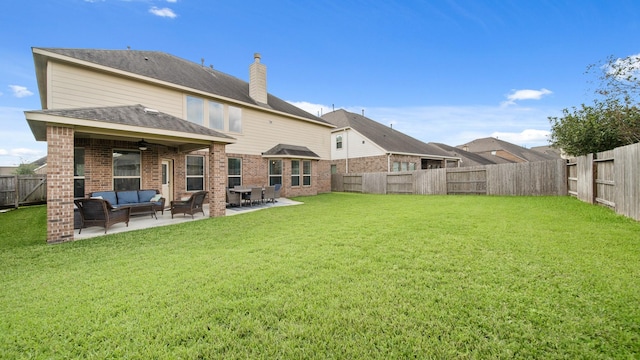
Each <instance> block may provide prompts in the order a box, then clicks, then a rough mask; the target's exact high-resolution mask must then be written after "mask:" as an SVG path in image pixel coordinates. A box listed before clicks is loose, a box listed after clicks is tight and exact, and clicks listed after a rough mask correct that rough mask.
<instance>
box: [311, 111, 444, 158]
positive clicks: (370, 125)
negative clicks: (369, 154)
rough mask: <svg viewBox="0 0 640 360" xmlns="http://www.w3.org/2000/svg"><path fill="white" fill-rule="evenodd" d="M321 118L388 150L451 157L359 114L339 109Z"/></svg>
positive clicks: (440, 150)
mask: <svg viewBox="0 0 640 360" xmlns="http://www.w3.org/2000/svg"><path fill="white" fill-rule="evenodd" d="M322 118H323V119H325V120H327V121H328V122H330V123H332V124H333V125H335V126H336V127H337V128H347V127H348V128H351V129H354V130H356V131H357V132H359V133H360V134H362V135H363V136H365V137H367V138H368V139H369V140H371V141H373V142H374V143H375V144H377V145H378V146H380V147H381V148H383V149H384V150H386V151H388V152H394V153H408V154H420V155H431V156H437V157H447V158H449V157H452V155H450V154H449V153H447V152H446V151H444V150H442V149H440V148H438V147H436V146H433V145H429V144H427V143H424V142H422V141H420V140H418V139H415V138H412V137H411V136H409V135H406V134H403V133H401V132H400V131H398V130H394V129H393V128H391V127H389V126H386V125H382V124H380V123H379V122H376V121H374V120H371V119H369V118H367V117H365V116H362V115H359V114H354V113H351V112H348V111H345V110H342V109H340V110H335V111H332V112H330V113H327V114H324V115H322Z"/></svg>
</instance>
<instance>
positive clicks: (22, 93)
mask: <svg viewBox="0 0 640 360" xmlns="http://www.w3.org/2000/svg"><path fill="white" fill-rule="evenodd" d="M9 88H10V89H11V91H13V96H15V97H17V98H23V97H27V96H31V95H33V93H32V92H31V91H29V90H28V89H27V88H26V87H24V86H20V85H9Z"/></svg>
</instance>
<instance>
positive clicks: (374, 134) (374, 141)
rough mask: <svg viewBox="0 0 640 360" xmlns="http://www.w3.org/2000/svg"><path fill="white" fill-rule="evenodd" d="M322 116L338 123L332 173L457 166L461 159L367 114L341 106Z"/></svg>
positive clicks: (334, 132) (332, 137) (333, 149)
mask: <svg viewBox="0 0 640 360" xmlns="http://www.w3.org/2000/svg"><path fill="white" fill-rule="evenodd" d="M322 118H323V119H324V120H326V121H328V122H330V123H331V124H333V125H335V126H336V128H335V129H333V131H332V133H331V172H332V173H339V174H345V173H366V172H385V171H412V170H420V169H435V168H442V167H457V166H458V162H459V160H460V158H459V157H457V156H451V155H449V154H448V153H446V152H445V151H443V150H441V149H439V148H437V147H435V146H432V145H429V144H426V143H424V142H422V141H420V140H417V139H415V138H412V137H411V136H408V135H405V134H403V133H401V132H400V131H397V130H394V129H393V128H391V127H389V126H385V125H382V124H380V123H378V122H376V121H374V120H371V119H369V118H367V117H365V116H363V115H359V114H354V113H351V112H348V111H345V110H342V109H340V110H335V111H332V112H330V113H327V114H324V115H323V116H322Z"/></svg>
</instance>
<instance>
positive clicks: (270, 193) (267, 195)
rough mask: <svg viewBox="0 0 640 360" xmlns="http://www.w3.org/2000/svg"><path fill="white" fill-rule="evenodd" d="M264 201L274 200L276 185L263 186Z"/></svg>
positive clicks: (273, 201)
mask: <svg viewBox="0 0 640 360" xmlns="http://www.w3.org/2000/svg"><path fill="white" fill-rule="evenodd" d="M264 201H265V202H272V203H275V202H276V187H275V186H267V187H266V188H264Z"/></svg>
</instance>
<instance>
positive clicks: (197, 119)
mask: <svg viewBox="0 0 640 360" xmlns="http://www.w3.org/2000/svg"><path fill="white" fill-rule="evenodd" d="M187 120H189V121H191V122H192V123H194V124H198V125H202V124H203V123H204V100H202V99H200V98H197V97H193V96H187Z"/></svg>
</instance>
